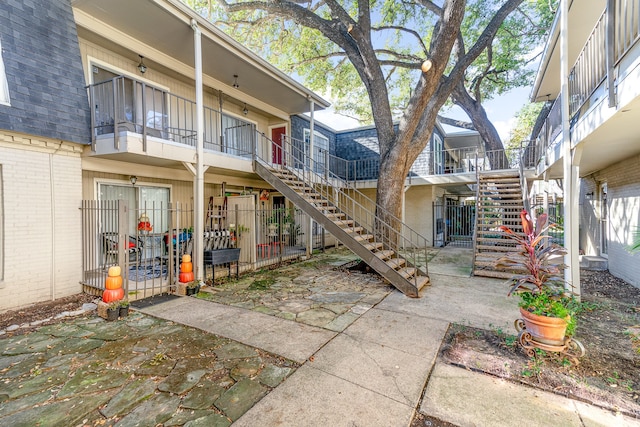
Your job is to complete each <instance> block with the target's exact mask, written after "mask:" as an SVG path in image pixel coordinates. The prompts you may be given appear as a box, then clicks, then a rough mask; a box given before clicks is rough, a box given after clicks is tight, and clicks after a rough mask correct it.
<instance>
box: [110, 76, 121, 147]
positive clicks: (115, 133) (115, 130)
mask: <svg viewBox="0 0 640 427" xmlns="http://www.w3.org/2000/svg"><path fill="white" fill-rule="evenodd" d="M116 80H118V78H117V77H114V78H113V79H111V94H112V96H113V148H114V149H116V150H119V149H120V134H119V132H118V122H119V121H120V117H119V114H118V89H117V87H116Z"/></svg>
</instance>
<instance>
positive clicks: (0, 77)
mask: <svg viewBox="0 0 640 427" xmlns="http://www.w3.org/2000/svg"><path fill="white" fill-rule="evenodd" d="M9 101H10V100H9V84H8V83H7V74H6V72H5V70H4V60H3V59H2V40H0V104H3V105H11V103H10V102H9ZM0 272H2V270H0ZM0 277H1V276H0Z"/></svg>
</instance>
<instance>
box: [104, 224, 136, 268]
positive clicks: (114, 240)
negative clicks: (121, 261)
mask: <svg viewBox="0 0 640 427" xmlns="http://www.w3.org/2000/svg"><path fill="white" fill-rule="evenodd" d="M141 252H142V242H140V241H139V240H138V239H136V238H135V237H134V236H129V244H128V247H127V249H126V253H127V254H128V255H129V262H130V263H131V262H133V263H136V264H138V263H139V262H140V257H141ZM102 253H103V260H104V265H109V264H116V263H117V262H118V233H117V232H116V231H108V232H105V233H102Z"/></svg>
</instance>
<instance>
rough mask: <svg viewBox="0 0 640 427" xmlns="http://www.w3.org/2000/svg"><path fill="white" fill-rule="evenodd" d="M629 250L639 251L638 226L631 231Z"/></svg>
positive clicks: (639, 231) (639, 234) (639, 236)
mask: <svg viewBox="0 0 640 427" xmlns="http://www.w3.org/2000/svg"><path fill="white" fill-rule="evenodd" d="M629 251H630V252H638V251H640V228H639V229H636V230H635V231H634V232H633V243H631V245H630V246H629Z"/></svg>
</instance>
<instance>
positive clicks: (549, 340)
mask: <svg viewBox="0 0 640 427" xmlns="http://www.w3.org/2000/svg"><path fill="white" fill-rule="evenodd" d="M520 219H521V223H522V230H523V231H522V233H517V232H515V231H513V230H512V229H510V228H509V227H506V226H500V230H501V231H502V232H503V233H504V234H505V236H506V237H508V238H510V239H512V240H514V241H516V242H517V243H518V251H514V252H511V253H509V254H508V255H506V256H504V257H502V258H501V259H499V260H498V262H497V264H496V265H497V266H498V267H501V268H506V269H509V270H511V271H516V272H517V273H514V275H513V277H512V278H511V279H509V281H508V283H510V285H511V289H510V290H509V295H511V294H516V295H518V296H519V297H520V303H519V306H520V313H521V315H522V321H523V322H524V326H525V328H526V331H527V332H528V333H529V334H531V338H532V340H533V341H534V342H537V343H540V344H542V345H543V346H545V345H546V346H557V347H561V346H563V345H564V344H565V342H566V341H567V339H568V337H570V336H572V335H573V333H574V331H575V328H576V319H575V313H576V310H577V309H578V306H579V303H578V302H577V301H576V300H575V298H573V296H572V295H571V294H570V293H568V292H567V291H566V289H565V281H564V278H563V274H562V273H563V270H564V268H565V267H566V266H565V265H564V264H563V263H562V257H563V256H564V255H565V254H566V250H565V249H564V248H563V247H561V246H559V245H557V244H553V243H548V236H547V235H546V234H545V232H546V229H547V227H548V225H547V220H548V217H547V214H544V213H543V214H541V215H539V216H538V219H537V221H536V225H535V228H534V226H533V222H532V221H531V217H530V216H529V213H528V212H527V211H526V210H523V211H522V212H521V213H520ZM517 324H518V321H516V325H517Z"/></svg>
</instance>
